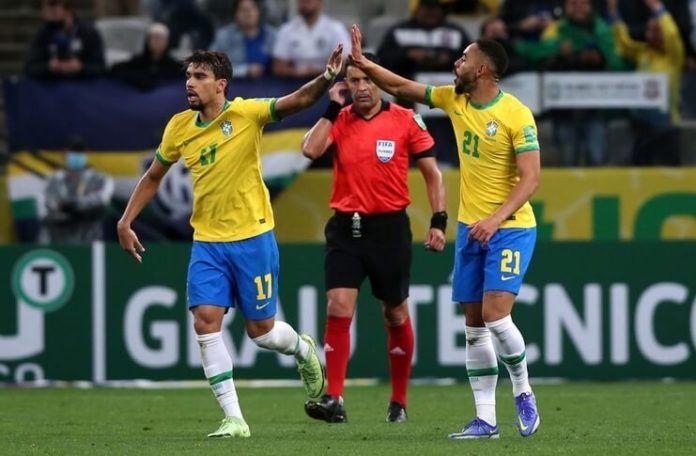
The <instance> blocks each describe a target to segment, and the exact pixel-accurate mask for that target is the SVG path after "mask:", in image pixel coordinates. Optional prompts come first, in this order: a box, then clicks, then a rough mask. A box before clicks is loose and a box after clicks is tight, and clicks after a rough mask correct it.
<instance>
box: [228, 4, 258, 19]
mask: <svg viewBox="0 0 696 456" xmlns="http://www.w3.org/2000/svg"><path fill="white" fill-rule="evenodd" d="M243 1H244V0H233V2H232V18H233V19H234V17H235V16H236V15H237V11H239V5H240V4H241V3H242V2H243ZM251 1H252V2H253V3H254V4H255V5H256V8H258V10H259V22H262V18H263V5H261V1H260V0H251Z"/></svg>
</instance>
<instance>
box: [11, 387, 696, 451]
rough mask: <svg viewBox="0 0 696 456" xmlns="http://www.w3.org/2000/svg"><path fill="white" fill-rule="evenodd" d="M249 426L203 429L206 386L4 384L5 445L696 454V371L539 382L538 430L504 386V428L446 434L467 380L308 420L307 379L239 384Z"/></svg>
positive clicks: (213, 408) (352, 401)
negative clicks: (405, 413)
mask: <svg viewBox="0 0 696 456" xmlns="http://www.w3.org/2000/svg"><path fill="white" fill-rule="evenodd" d="M238 391H239V395H240V398H241V403H242V407H243V410H244V414H245V417H246V420H247V422H248V423H249V426H250V428H251V433H252V436H251V438H249V439H243V440H238V439H224V440H215V441H210V440H206V438H205V435H206V433H208V432H210V431H213V430H214V429H215V428H216V426H217V424H218V420H219V419H220V418H221V417H220V412H219V410H218V406H217V404H216V403H215V400H214V399H213V397H212V393H211V392H210V391H208V390H206V389H203V388H201V389H114V388H96V389H16V388H2V389H0V454H1V455H6V454H7V455H14V454H17V455H34V454H64V455H81V454H89V455H98V454H116V455H147V454H152V455H170V456H171V455H180V454H198V455H206V456H207V455H218V454H220V455H247V454H258V455H286V454H300V455H315V454H316V455H321V454H335V455H346V454H355V455H368V454H375V455H383V454H395V455H406V454H414V455H432V454H466V455H488V454H490V455H494V454H495V455H514V456H517V455H537V454H549V455H562V454H568V455H610V456H616V455H623V454H626V455H629V454H630V455H642V454H646V455H647V454H649V455H656V454H657V455H668V454H684V455H686V454H690V455H693V454H696V383H648V382H638V383H568V384H560V385H539V386H537V387H536V388H535V392H536V395H537V400H538V402H539V407H540V412H541V426H540V428H539V432H538V433H537V434H536V435H534V436H532V437H530V438H522V437H520V436H519V435H518V434H517V431H516V429H515V428H514V425H513V413H514V410H513V409H514V405H513V401H512V398H511V394H510V386H509V384H501V385H499V386H498V423H499V424H500V428H501V436H500V439H499V440H491V441H449V440H448V439H447V438H446V436H447V434H448V433H449V432H453V431H456V430H458V429H459V428H461V426H462V424H463V423H464V422H465V421H468V420H469V419H470V418H472V415H473V404H472V399H471V392H470V390H469V386H468V384H466V383H462V384H458V385H453V386H412V387H411V389H410V404H409V421H408V422H407V423H404V424H388V423H385V422H384V416H385V411H386V403H387V400H388V391H389V389H388V387H387V386H386V385H380V386H365V387H358V386H355V387H350V388H347V389H346V394H345V399H346V409H347V413H348V420H349V422H348V424H332V425H329V424H326V423H323V422H316V421H312V420H310V419H309V418H307V417H306V416H305V414H304V411H303V408H302V404H303V402H304V401H305V397H304V395H303V392H302V391H301V388H299V387H298V388H239V389H238Z"/></svg>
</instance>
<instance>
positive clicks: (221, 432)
mask: <svg viewBox="0 0 696 456" xmlns="http://www.w3.org/2000/svg"><path fill="white" fill-rule="evenodd" d="M229 437H251V432H250V431H249V426H248V425H247V424H246V423H245V422H244V420H243V419H241V418H235V417H228V418H224V419H223V420H222V422H221V423H220V427H219V428H218V429H217V431H215V432H211V433H210V434H208V438H210V439H224V438H229Z"/></svg>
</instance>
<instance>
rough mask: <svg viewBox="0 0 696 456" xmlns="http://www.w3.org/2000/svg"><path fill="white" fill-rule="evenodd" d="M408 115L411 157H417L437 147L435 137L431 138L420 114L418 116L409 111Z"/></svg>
mask: <svg viewBox="0 0 696 456" xmlns="http://www.w3.org/2000/svg"><path fill="white" fill-rule="evenodd" d="M408 115H409V116H410V119H409V120H408V126H409V132H408V133H409V135H408V136H409V143H408V152H409V154H411V155H417V154H420V153H422V152H425V151H427V150H429V149H432V148H433V146H434V145H435V141H434V140H433V137H432V136H430V133H429V132H428V127H427V126H426V125H425V122H424V121H423V118H422V117H421V115H420V114H416V113H414V112H413V111H411V110H410V109H409V111H408Z"/></svg>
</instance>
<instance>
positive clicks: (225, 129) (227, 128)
mask: <svg viewBox="0 0 696 456" xmlns="http://www.w3.org/2000/svg"><path fill="white" fill-rule="evenodd" d="M220 130H222V134H223V135H225V136H229V135H231V134H232V122H230V121H229V120H226V121H224V122H222V123H220Z"/></svg>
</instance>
